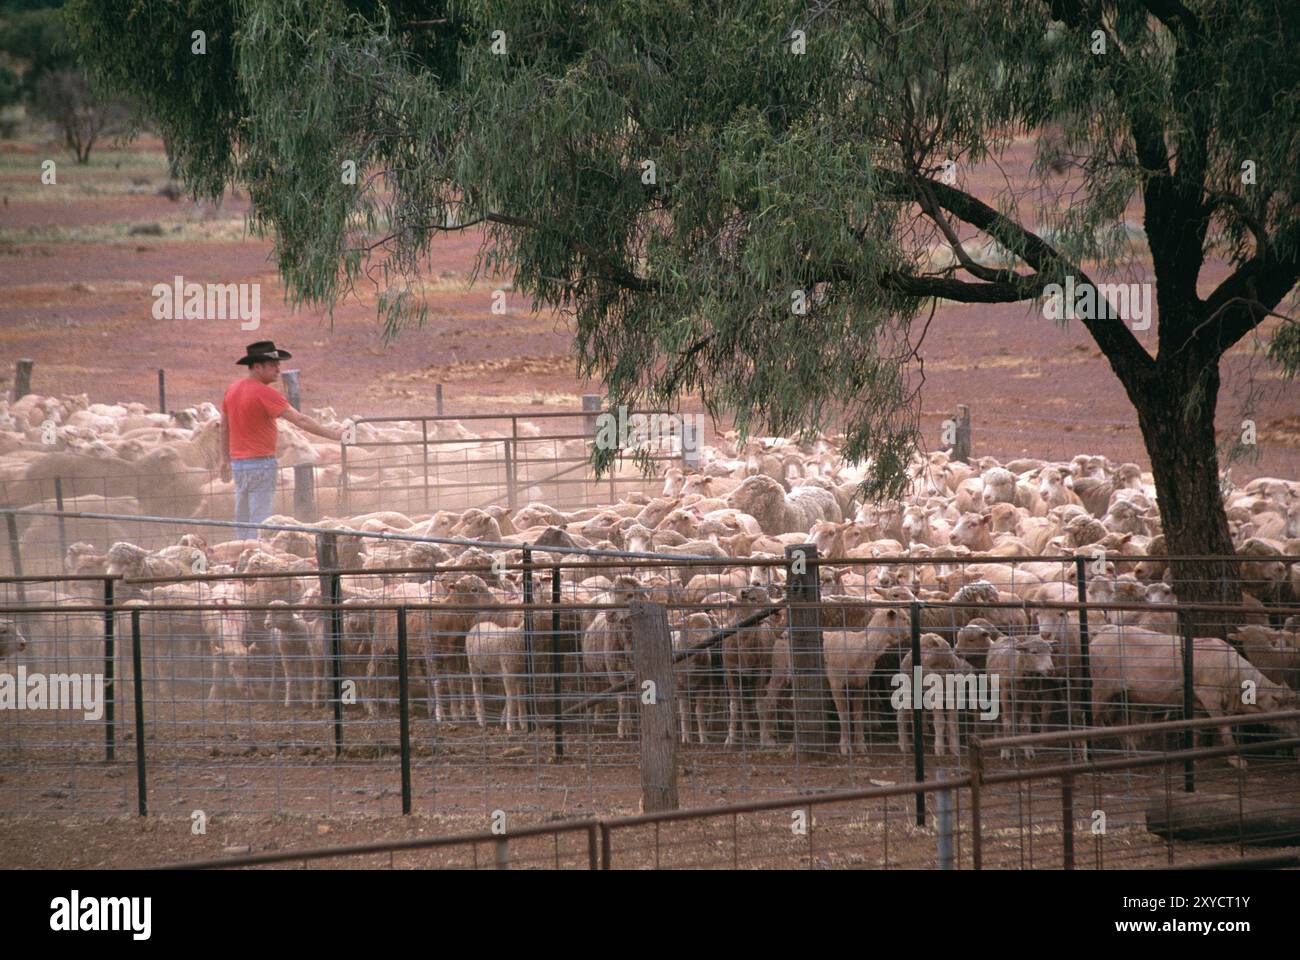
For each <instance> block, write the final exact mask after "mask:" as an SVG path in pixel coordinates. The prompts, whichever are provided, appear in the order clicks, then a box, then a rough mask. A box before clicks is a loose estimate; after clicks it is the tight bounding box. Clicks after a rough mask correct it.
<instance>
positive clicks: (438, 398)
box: [433, 383, 442, 417]
mask: <svg viewBox="0 0 1300 960" xmlns="http://www.w3.org/2000/svg"><path fill="white" fill-rule="evenodd" d="M433 399H434V402H435V403H436V404H437V410H438V416H440V417H441V416H442V384H441V383H438V384H434V387H433Z"/></svg>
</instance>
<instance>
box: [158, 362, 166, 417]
mask: <svg viewBox="0 0 1300 960" xmlns="http://www.w3.org/2000/svg"><path fill="white" fill-rule="evenodd" d="M158 412H159V413H166V412H167V371H166V370H164V369H163V368H162V367H159V368H158Z"/></svg>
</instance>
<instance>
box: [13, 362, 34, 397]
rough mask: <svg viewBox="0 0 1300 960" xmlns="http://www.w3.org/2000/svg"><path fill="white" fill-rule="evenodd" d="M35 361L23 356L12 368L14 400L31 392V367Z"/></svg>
mask: <svg viewBox="0 0 1300 960" xmlns="http://www.w3.org/2000/svg"><path fill="white" fill-rule="evenodd" d="M35 364H36V361H35V360H31V359H28V358H27V357H23V359H21V360H19V361H18V364H17V365H16V366H15V368H14V402H15V403H17V402H18V401H19V400H21V399H22V398H23V397H25V396H27V394H29V393H31V392H32V367H33V366H35Z"/></svg>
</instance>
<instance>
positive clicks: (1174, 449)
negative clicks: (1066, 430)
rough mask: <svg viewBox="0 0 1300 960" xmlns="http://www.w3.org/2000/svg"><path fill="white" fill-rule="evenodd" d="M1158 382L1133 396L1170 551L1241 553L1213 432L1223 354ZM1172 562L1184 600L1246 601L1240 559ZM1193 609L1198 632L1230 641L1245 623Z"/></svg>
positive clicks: (1160, 377)
mask: <svg viewBox="0 0 1300 960" xmlns="http://www.w3.org/2000/svg"><path fill="white" fill-rule="evenodd" d="M1197 367H1199V368H1200V369H1199V370H1198V369H1197ZM1153 381H1154V383H1153V385H1152V386H1151V387H1149V388H1148V389H1147V390H1146V391H1145V392H1144V393H1143V394H1142V395H1141V396H1139V397H1135V398H1134V400H1135V406H1136V407H1137V413H1138V422H1139V424H1140V425H1141V427H1142V436H1143V439H1144V440H1145V441H1146V448H1147V454H1148V455H1149V456H1150V458H1151V472H1152V474H1153V475H1154V477H1155V482H1156V494H1157V496H1158V497H1159V501H1160V519H1161V522H1162V526H1163V528H1164V537H1165V552H1166V553H1167V554H1168V555H1169V556H1171V557H1172V556H1178V555H1180V554H1181V555H1193V554H1195V555H1217V556H1230V555H1234V554H1235V553H1236V550H1235V549H1234V547H1233V543H1232V535H1231V533H1230V531H1229V529H1228V517H1227V514H1226V512H1225V511H1224V509H1223V497H1222V494H1221V493H1220V489H1219V459H1218V451H1217V449H1216V447H1215V439H1214V413H1215V408H1216V406H1217V402H1218V395H1219V368H1218V361H1217V360H1209V361H1208V362H1207V361H1205V360H1204V359H1203V358H1201V359H1196V360H1193V359H1189V361H1188V362H1187V366H1186V367H1183V368H1182V369H1179V370H1175V371H1162V372H1161V373H1160V374H1159V375H1158V376H1156V377H1154V378H1153ZM1169 566H1170V574H1171V580H1172V582H1173V587H1174V592H1175V593H1176V595H1177V596H1178V599H1179V601H1180V602H1182V603H1229V604H1240V603H1241V579H1240V567H1239V565H1238V563H1237V561H1235V560H1192V561H1181V562H1177V561H1171V562H1170V564H1169ZM1188 616H1189V622H1190V623H1191V626H1192V629H1193V631H1194V635H1195V636H1217V637H1221V638H1222V639H1225V640H1226V639H1227V631H1228V630H1229V629H1230V628H1231V627H1234V626H1236V625H1237V624H1238V623H1239V622H1240V617H1239V616H1236V615H1232V614H1227V613H1213V612H1206V611H1201V612H1196V611H1191V612H1189V614H1188Z"/></svg>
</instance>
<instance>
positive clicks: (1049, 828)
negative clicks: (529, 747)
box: [175, 710, 1300, 870]
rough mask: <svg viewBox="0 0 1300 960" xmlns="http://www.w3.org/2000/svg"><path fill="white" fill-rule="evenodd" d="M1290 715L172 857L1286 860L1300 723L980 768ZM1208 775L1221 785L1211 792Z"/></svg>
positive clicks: (1293, 823) (953, 865) (1009, 744)
mask: <svg viewBox="0 0 1300 960" xmlns="http://www.w3.org/2000/svg"><path fill="white" fill-rule="evenodd" d="M1297 719H1300V711H1295V710H1293V711H1286V712H1277V713H1272V714H1266V715H1260V716H1259V717H1257V718H1253V719H1252V718H1245V717H1218V718H1210V719H1201V720H1194V721H1180V722H1174V723H1161V724H1141V725H1134V726H1128V727H1124V728H1122V729H1117V730H1114V731H1106V732H1104V733H1103V732H1100V731H1089V732H1073V733H1065V734H1047V735H1031V736H1023V737H1013V738H1004V739H997V740H991V741H986V742H981V741H979V740H975V741H972V745H971V746H972V749H971V751H970V753H969V754H968V760H967V764H966V767H965V769H964V770H960V771H950V772H948V774H947V775H946V776H943V777H941V778H939V779H936V780H929V781H925V782H923V783H915V784H892V785H884V786H875V787H870V788H867V789H861V790H839V791H829V792H821V793H810V794H805V795H802V796H797V797H782V798H779V799H772V800H764V801H753V802H747V803H734V804H723V805H716V806H710V807H704V808H695V809H686V810H675V811H668V812H662V813H651V814H641V815H636V816H627V817H614V818H607V819H578V820H571V821H567V822H564V823H546V824H537V825H529V826H525V827H521V828H508V827H507V825H506V824H505V822H504V820H501V821H499V822H498V824H497V826H496V827H495V828H494V829H490V830H484V831H479V832H474V833H467V834H458V835H451V836H443V837H431V838H421V839H416V840H402V841H393V842H386V843H375V844H363V845H356V846H344V847H337V846H336V847H322V848H314V849H308V850H297V851H278V852H269V853H258V854H251V855H246V856H238V857H231V858H223V859H218V860H207V861H201V862H191V863H184V864H176V865H175V866H176V867H183V868H189V869H195V868H199V869H205V868H232V867H250V866H273V865H279V864H286V865H289V864H292V865H299V866H301V867H303V868H307V866H308V865H309V864H311V863H316V862H326V863H325V865H327V866H333V867H338V866H386V867H388V868H411V867H421V868H422V867H438V868H470V869H479V868H483V867H487V868H494V869H506V868H512V867H513V868H518V867H525V868H527V867H540V868H546V869H552V868H554V869H560V868H575V867H576V868H584V867H585V868H587V869H591V870H595V869H598V868H599V869H605V870H609V869H612V868H618V869H629V868H632V869H635V868H647V867H650V868H655V869H661V868H690V869H699V868H724V869H752V868H808V869H826V868H846V867H847V868H856V869H863V868H866V869H891V868H910V869H915V868H922V867H930V868H938V869H949V870H951V869H975V870H980V869H990V868H991V869H1033V868H1053V869H1067V870H1069V869H1088V868H1091V869H1098V870H1100V869H1114V868H1133V867H1148V868H1150V867H1159V868H1168V867H1177V866H1182V867H1228V868H1232V867H1238V866H1255V867H1260V866H1265V867H1286V866H1290V867H1294V866H1300V783H1298V782H1297V777H1296V776H1295V773H1296V771H1295V769H1294V766H1295V764H1294V761H1293V760H1290V759H1285V760H1280V759H1274V758H1272V757H1269V756H1267V755H1266V754H1272V753H1276V751H1277V750H1278V749H1280V748H1283V747H1291V748H1294V747H1296V746H1298V745H1300V737H1292V738H1289V739H1287V740H1279V741H1272V742H1268V741H1258V740H1256V741H1253V742H1252V741H1247V742H1244V743H1230V744H1229V745H1227V746H1223V747H1200V748H1193V749H1187V750H1178V751H1172V752H1164V753H1158V754H1152V755H1140V756H1130V757H1118V758H1112V759H1108V760H1094V761H1085V762H1079V763H1068V764H1057V765H1054V766H1037V767H1026V768H1021V769H1010V770H1004V771H1001V772H990V771H989V770H988V764H987V759H988V757H989V755H990V753H991V752H992V751H994V750H1001V749H1006V750H1008V751H1010V752H1011V753H1012V754H1013V755H1015V754H1023V752H1024V751H1025V750H1027V749H1030V748H1032V747H1034V746H1044V745H1046V744H1047V743H1049V742H1050V741H1051V740H1052V739H1053V738H1058V739H1059V738H1061V737H1071V738H1075V739H1089V738H1099V737H1100V736H1113V735H1115V734H1122V735H1132V736H1137V737H1143V738H1150V737H1156V736H1161V735H1186V734H1197V733H1206V732H1208V733H1212V734H1217V735H1220V736H1223V738H1224V739H1227V737H1226V736H1225V734H1226V732H1227V730H1228V728H1229V727H1235V726H1242V725H1246V724H1249V723H1252V722H1253V723H1259V722H1270V723H1284V722H1294V721H1296V720H1297ZM1224 757H1228V758H1230V759H1231V761H1234V762H1235V764H1236V765H1235V766H1231V765H1230V766H1228V767H1226V768H1219V767H1216V766H1214V765H1212V764H1210V763H1209V762H1208V761H1212V760H1217V759H1220V758H1224ZM1247 757H1249V758H1250V759H1251V762H1250V764H1249V766H1248V765H1246V763H1245V762H1244V761H1245V759H1246V758H1247ZM1198 761H1199V762H1200V767H1201V768H1202V769H1207V768H1208V769H1210V770H1212V771H1213V772H1214V773H1215V774H1221V776H1215V777H1212V778H1209V779H1207V781H1206V782H1205V784H1204V785H1203V787H1202V790H1201V791H1200V792H1199V793H1196V794H1190V795H1188V794H1180V792H1179V788H1178V782H1179V780H1180V777H1181V774H1182V770H1183V768H1184V767H1185V765H1186V764H1189V763H1190V764H1197V763H1198ZM1139 769H1142V770H1155V771H1157V773H1156V776H1155V777H1154V778H1152V781H1151V782H1152V787H1151V788H1149V789H1148V792H1147V793H1146V794H1145V795H1129V794H1127V793H1126V789H1127V784H1126V783H1125V777H1126V774H1129V773H1131V772H1132V771H1135V770H1139ZM1044 781H1046V784H1045V785H1044V786H1043V787H1041V788H1038V789H1036V788H1035V785H1036V784H1039V783H1043V782H1044ZM1053 785H1055V790H1053ZM1206 786H1212V787H1213V789H1214V790H1215V791H1221V792H1210V791H1207V790H1206V789H1205V787H1206ZM1117 788H1118V789H1117ZM1222 791H1226V792H1222ZM917 794H922V795H925V796H929V797H933V801H934V802H933V803H932V804H931V809H932V810H933V811H934V813H933V815H932V816H931V817H929V818H928V819H927V820H925V821H923V822H921V823H920V824H917V823H915V822H914V821H913V819H912V817H911V809H910V801H911V800H912V798H913V797H914V796H915V795H917ZM1076 798H1077V799H1076ZM598 838H599V847H598ZM584 840H585V848H584V847H583V844H582V842H583V841H584ZM1261 851H1264V852H1263V853H1261ZM384 855H386V856H384Z"/></svg>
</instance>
